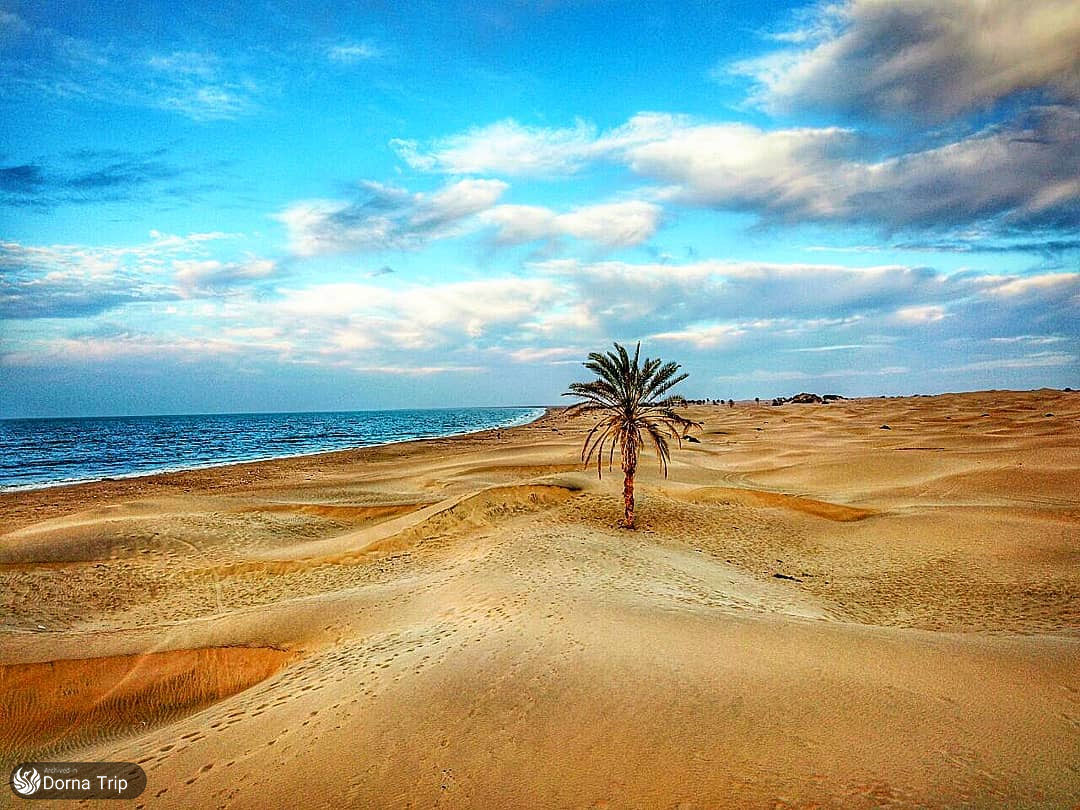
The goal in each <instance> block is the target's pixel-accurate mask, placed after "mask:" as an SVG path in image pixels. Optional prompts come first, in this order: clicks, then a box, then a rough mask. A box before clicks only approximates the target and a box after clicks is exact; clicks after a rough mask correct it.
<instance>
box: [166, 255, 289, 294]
mask: <svg viewBox="0 0 1080 810" xmlns="http://www.w3.org/2000/svg"><path fill="white" fill-rule="evenodd" d="M173 268H174V269H175V273H176V274H175V277H176V282H177V284H179V285H180V289H181V290H182V291H183V294H184V295H187V296H191V295H195V294H198V293H201V292H205V291H211V290H219V289H223V288H226V287H228V286H230V285H232V284H235V283H236V282H246V281H255V280H258V279H265V278H269V277H270V276H272V275H273V274H274V273H275V272H276V271H277V265H276V263H275V262H273V261H271V260H269V259H258V258H255V257H249V258H248V259H247V260H245V261H241V262H221V261H218V260H217V259H177V260H175V261H174V262H173Z"/></svg>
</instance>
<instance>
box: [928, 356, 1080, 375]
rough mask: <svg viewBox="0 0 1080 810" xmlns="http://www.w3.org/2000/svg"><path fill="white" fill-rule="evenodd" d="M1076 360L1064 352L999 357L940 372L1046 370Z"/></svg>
mask: <svg viewBox="0 0 1080 810" xmlns="http://www.w3.org/2000/svg"><path fill="white" fill-rule="evenodd" d="M1077 360H1078V358H1077V357H1076V355H1073V354H1066V353H1065V352H1035V353H1033V354H1026V355H1023V356H1021V357H1001V358H997V359H995V360H978V361H975V362H973V363H963V364H962V365H958V366H950V367H948V368H945V369H942V371H991V370H995V369H1009V368H1048V367H1054V366H1068V365H1073V364H1075V363H1076V362H1077Z"/></svg>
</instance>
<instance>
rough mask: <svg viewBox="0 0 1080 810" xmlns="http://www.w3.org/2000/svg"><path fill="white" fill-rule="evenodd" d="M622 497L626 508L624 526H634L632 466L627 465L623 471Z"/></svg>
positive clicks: (629, 527)
mask: <svg viewBox="0 0 1080 810" xmlns="http://www.w3.org/2000/svg"><path fill="white" fill-rule="evenodd" d="M623 472H624V477H623V485H622V497H623V507H624V508H625V510H626V528H628V529H633V528H634V472H635V470H634V468H633V467H628V468H626V469H625V470H624V471H623Z"/></svg>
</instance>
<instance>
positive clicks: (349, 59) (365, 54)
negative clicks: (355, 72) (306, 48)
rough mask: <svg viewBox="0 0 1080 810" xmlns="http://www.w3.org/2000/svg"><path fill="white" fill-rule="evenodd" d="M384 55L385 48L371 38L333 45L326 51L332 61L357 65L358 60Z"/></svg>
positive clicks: (362, 60)
mask: <svg viewBox="0 0 1080 810" xmlns="http://www.w3.org/2000/svg"><path fill="white" fill-rule="evenodd" d="M382 55H383V49H382V48H380V47H379V46H378V45H376V44H375V42H373V41H372V40H370V39H366V40H363V41H361V42H344V43H340V44H338V45H332V46H330V47H329V48H328V49H327V51H326V56H327V58H328V59H329V60H330V61H331V62H337V63H338V64H343V65H355V64H357V63H358V62H366V61H368V60H370V59H378V58H379V57H381V56H382Z"/></svg>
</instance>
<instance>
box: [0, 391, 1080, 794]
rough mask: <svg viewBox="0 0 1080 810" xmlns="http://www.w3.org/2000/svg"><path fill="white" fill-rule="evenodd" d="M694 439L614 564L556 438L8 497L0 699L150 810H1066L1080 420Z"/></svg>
mask: <svg viewBox="0 0 1080 810" xmlns="http://www.w3.org/2000/svg"><path fill="white" fill-rule="evenodd" d="M1047 414H1052V416H1050V415H1047ZM691 415H692V416H693V417H694V418H697V419H700V420H702V421H703V422H704V428H703V430H702V431H701V432H700V434H699V436H700V439H701V443H700V444H686V445H685V446H684V447H683V449H682V450H677V451H675V452H674V453H673V458H672V466H671V470H670V475H669V477H668V478H666V479H665V478H663V477H661V476H660V475H659V474H658V472H657V470H656V469H655V465H654V464H653V461H654V460H653V459H652V458H650V457H646V458H644V459H643V463H642V467H641V468H640V470H639V490H638V495H639V517H640V530H639V531H637V532H633V533H630V532H626V531H623V530H621V529H619V528H618V519H619V517H620V513H621V502H620V499H619V496H618V493H619V487H620V485H621V479H620V477H619V475H618V471H617V469H616V470H615V471H614V472H613V473H612V474H610V475H609V474H606V473H605V475H604V478H603V480H601V481H598V480H597V479H596V476H595V473H590V472H589V471H584V470H582V469H581V468H580V465H579V464H578V463H577V458H578V453H579V452H580V441H581V438H582V436H583V435H584V433H585V431H586V430H587V429H588V427H589V425H590V423H589V422H588V421H587V420H584V419H581V420H572V421H571V420H567V419H565V418H564V417H563V416H562V415H561V413H560V412H558V411H552V412H549V414H548V415H546V416H545V417H544V418H543V419H541V420H540V421H538V422H536V423H533V424H531V425H527V426H523V427H520V428H514V429H511V430H502V431H488V432H484V433H480V434H474V435H470V436H463V437H453V438H450V439H442V440H434V441H429V442H413V443H407V444H402V445H394V446H388V447H382V448H369V449H365V450H360V451H347V452H343V453H333V454H326V455H322V456H312V457H305V458H300V459H288V460H280V461H275V462H262V463H259V464H252V465H235V466H230V467H226V468H220V469H217V470H199V471H192V472H189V473H175V474H170V475H165V476H154V477H151V478H145V479H130V480H124V481H113V482H100V483H97V484H88V485H80V486H75V487H64V488H56V489H52V490H42V491H38V492H29V493H18V494H15V495H11V494H7V495H0V514H2V515H3V520H2V524H3V526H4V527H5V528H4V532H3V534H0V579H2V580H3V594H4V596H3V612H2V614H0V616H2V627H0V664H4V665H5V667H4V669H3V670H2V672H3V673H6V677H5V676H3V675H0V694H3V695H8V696H10V695H13V694H14V693H15V692H14V690H15V689H16V688H17V689H19V690H23V691H22V692H21V694H23V696H24V698H25V695H26V692H25V689H26V687H27V684H28V683H31V682H32V683H35V684H39V685H40V690H41V694H42V698H41V700H42V701H44V702H46V703H49V702H50V699H49V698H48V696H49V695H55V694H58V693H57V682H58V678H57V674H58V673H60V672H63V673H64V677H65V678H66V679H71V678H74V679H75V680H76V681H79V679H82V680H83V682H85V683H91V682H93V683H96V684H99V685H100V684H106V686H105V687H101V688H103V689H104V690H105V692H107V693H109V694H115V695H119V694H121V693H123V695H124V700H125V701H127V703H124V702H123V701H121V704H122V705H125V706H126V705H132V704H134V705H137V704H138V702H139V700H140V698H139V695H142V696H143V698H144V699H145V700H146V701H147V702H148V703H149V704H152V705H153V707H154V711H152V712H146V713H145V718H144V719H145V720H146V724H145V725H142V720H140V721H139V723H138V724H134V723H131V722H129V721H128V720H126V719H125V718H126V717H127V715H126V714H125V713H124V712H123V711H119V712H118V711H116V707H115V705H114V706H112V708H111V709H110V705H109V704H108V702H107V700H105V699H104V698H102V697H101V696H100V695H98V696H97V697H95V696H94V694H93V693H92V692H88V691H87V690H86V689H83V690H82V691H79V690H76V694H75V697H74V698H73V699H75V700H76V703H77V702H78V701H79V700H82V701H84V705H85V711H86V720H87V722H86V723H85V724H84V727H83V729H82V730H81V731H79V732H78V733H67V732H65V733H63V734H56V733H55V731H56V729H57V728H58V727H59V726H60V725H64V724H62V723H53V722H51V721H50V722H45V721H39V722H38V725H39V726H40V729H41V730H42V731H43V733H46V732H48V731H49V730H50V729H51V730H52V731H53V734H52V737H50V740H51V742H50V744H52V745H54V746H55V750H61V751H63V752H64V756H70V757H72V758H80V759H90V758H107V759H129V760H132V761H138V762H140V763H141V764H142V765H143V767H144V768H145V769H146V770H147V773H148V775H149V783H148V784H149V787H148V789H147V791H146V793H145V794H144V796H143V797H142V798H141V799H140V802H139V804H140V805H141V806H144V807H154V808H156V807H192V806H215V807H226V808H245V807H250V808H258V807H265V806H268V805H267V804H266V801H267V797H268V796H273V795H293V796H297V795H303V797H304V806H310V807H343V806H346V807H347V806H356V807H366V806H401V807H407V806H414V807H430V806H440V807H494V806H552V807H568V806H574V807H676V806H681V807H759V806H760V807H800V806H818V807H832V806H837V807H876V806H883V805H890V806H958V805H972V806H1003V807H1004V806H1035V807H1037V806H1044V807H1060V806H1071V804H1075V803H1076V802H1080V496H1078V495H1077V492H1078V489H1080V488H1078V484H1080V395H1078V394H1070V393H1062V392H1053V391H1036V392H1024V393H1014V392H979V393H972V394H957V395H945V396H940V397H911V398H904V399H865V400H850V401H842V402H838V403H834V404H830V405H802V406H800V405H786V406H783V407H781V408H773V407H770V406H767V405H761V406H755V405H753V404H748V403H740V404H739V405H738V407H736V408H726V407H725V408H721V407H705V406H696V407H694V408H692V409H691ZM883 425H888V427H889V429H888V430H885V429H882V426H883ZM215 650H231V651H233V652H222V653H219V652H213V651H215ZM260 651H267V652H260ZM207 656H209V657H207ZM227 656H234V657H235V656H240V657H236V658H235V660H232V661H228V662H227V661H226V660H225V659H226V657H227ZM261 656H262V657H265V660H263V658H261ZM200 657H207V658H205V660H202V658H200ZM193 660H198V661H200V662H201V663H200V664H199V671H201V672H204V673H205V674H206V675H207V678H206V679H205V680H206V683H208V684H210V685H209V686H203V687H199V688H198V689H195V688H188V689H187V691H185V690H184V689H179V690H178V689H174V688H172V687H171V686H170V684H173V685H175V683H176V681H175V677H174V676H175V675H176V672H175V668H176V667H181V668H182V667H184V666H189V665H190V664H191V662H192V661H193ZM135 661H138V662H140V663H139V664H138V666H135V665H134V662H135ZM46 662H57V663H51V664H50V663H46ZM80 662H82V663H80ZM208 662H212V663H208ZM215 673H218V675H219V676H220V677H218V675H215ZM91 675H92V676H93V677H92V678H91V677H90V676H91ZM170 678H173V680H172V681H170ZM109 683H113V684H115V689H113V688H112V687H108V686H107V684H109ZM122 684H127V685H128V686H127V687H124V686H122ZM16 685H17V686H16ZM124 688H127V689H128V691H127V692H123V689H124ZM5 689H6V690H7V692H5V691H4V690H5ZM110 689H112V691H110ZM116 690H120V691H116ZM192 695H195V697H192ZM86 701H89V703H88V704H86V703H85V702H86ZM0 703H2V701H0ZM99 704H100V707H101V708H100V709H97V711H98V715H97V716H98V717H99V718H101V717H104V718H106V720H105V721H102V722H97V721H93V717H95V715H94V713H93V712H94V711H95V709H94V708H93V707H94V706H95V705H99ZM4 705H8V706H10V707H13V710H14V711H16V712H21V713H22V715H21V716H20V719H19V721H18V722H19V724H20V725H19V728H22V729H30V730H32V729H33V728H34V724H35V721H34V720H28V719H27V717H26V716H25V715H26V714H27V712H29V711H30V709H29V703H27V702H26V700H21V702H20V701H15V700H11V699H10V697H9V699H8V700H7V702H6V703H4ZM51 705H53V706H54V709H53V710H54V711H55V712H58V713H59V714H60V715H62V714H63V712H68V713H69V714H70V711H71V704H64V705H62V706H61V705H59V704H57V702H56V701H55V700H51ZM20 706H21V707H22V708H21V709H20V708H19V707H20ZM61 709H62V711H61ZM64 716H65V717H66V716H68V715H64ZM70 725H71V724H70V723H67V725H65V728H69V727H70ZM13 727H14V726H13ZM12 739H13V740H16V738H15V737H12ZM16 742H17V745H14V747H12V748H11V750H8V751H7V752H6V753H5V754H3V756H6V757H7V760H5V762H6V761H8V760H12V761H13V760H14V758H17V757H19V756H22V755H27V754H29V753H30V752H31V751H32V750H33V748H34V745H35V744H36V743H35V742H34V739H33V735H32V734H29V733H20V735H19V736H18V738H17V740H16ZM19 746H21V748H20V747H19Z"/></svg>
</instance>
